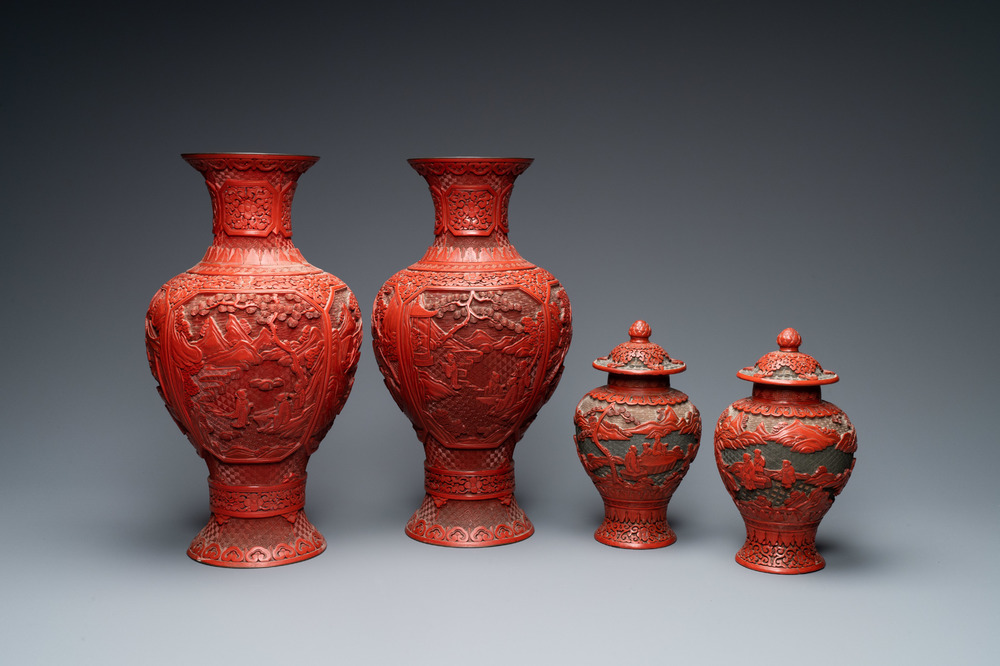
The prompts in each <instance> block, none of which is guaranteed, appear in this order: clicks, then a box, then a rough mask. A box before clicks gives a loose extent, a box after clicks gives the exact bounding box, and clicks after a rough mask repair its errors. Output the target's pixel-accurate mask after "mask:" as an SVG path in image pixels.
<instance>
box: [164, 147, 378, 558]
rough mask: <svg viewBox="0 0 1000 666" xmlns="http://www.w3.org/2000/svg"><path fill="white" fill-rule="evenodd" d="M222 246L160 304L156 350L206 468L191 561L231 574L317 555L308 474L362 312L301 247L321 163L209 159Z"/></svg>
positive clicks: (347, 374) (343, 391)
mask: <svg viewBox="0 0 1000 666" xmlns="http://www.w3.org/2000/svg"><path fill="white" fill-rule="evenodd" d="M184 158H185V159H186V160H187V161H188V162H189V163H190V164H191V165H192V166H194V167H195V168H196V169H198V170H199V171H200V172H201V173H202V174H203V175H204V176H205V181H206V184H207V185H208V189H209V193H210V194H211V198H212V210H213V231H214V240H213V243H212V245H211V246H210V247H209V248H208V251H207V252H206V253H205V256H204V258H203V259H202V260H201V261H200V262H199V263H198V264H197V265H195V266H194V267H193V268H191V269H190V270H188V271H187V272H185V273H182V274H180V275H178V276H177V277H175V278H173V279H172V280H170V281H169V282H167V283H166V284H165V285H163V287H162V288H161V289H160V290H159V291H158V292H157V294H156V295H155V296H154V297H153V300H152V302H151V303H150V306H149V311H148V313H147V315H146V351H147V355H148V358H149V366H150V369H151V370H152V372H153V376H154V377H155V378H156V380H157V382H158V387H157V389H158V390H159V392H160V395H161V396H162V397H163V400H164V402H165V403H166V405H167V409H168V410H169V412H170V414H171V416H173V418H174V421H176V423H177V425H178V426H179V427H180V429H181V431H182V432H183V433H184V434H185V435H187V437H188V439H190V441H191V443H192V444H194V447H195V449H196V450H197V452H198V454H199V455H200V456H202V457H203V458H204V459H205V462H206V463H207V464H208V470H209V477H208V485H209V502H210V507H211V511H212V517H211V519H210V520H209V522H208V525H206V526H205V527H204V528H203V529H202V530H201V532H200V533H199V534H198V536H197V537H195V539H194V541H193V542H192V543H191V547H190V548H189V549H188V555H189V556H191V557H192V558H193V559H195V560H197V561H199V562H204V563H206V564H213V565H216V566H223V567H237V568H240V567H242V568H250V567H268V566H276V565H280V564H289V563H292V562H297V561H300V560H305V559H308V558H310V557H314V556H315V555H318V554H319V553H321V552H322V551H323V550H324V549H325V548H326V541H325V540H324V538H323V536H322V535H321V534H320V533H319V531H318V530H317V529H316V528H315V527H313V525H312V524H311V523H310V522H309V520H308V519H307V518H306V515H305V512H304V510H303V507H304V506H305V482H306V463H307V462H308V460H309V456H310V455H311V454H312V453H313V452H314V451H315V450H316V448H317V447H318V446H319V443H320V441H321V440H322V439H323V437H324V435H325V434H326V432H327V431H328V430H329V429H330V426H331V425H332V424H333V420H334V417H336V415H337V414H338V413H339V412H340V410H341V409H342V408H343V406H344V402H345V401H346V400H347V396H348V394H349V393H350V390H351V385H352V382H353V381H354V371H355V368H356V366H357V362H358V354H359V350H360V345H361V335H362V325H361V315H360V312H359V309H358V305H357V302H356V301H355V299H354V295H353V294H352V293H351V290H350V289H348V287H347V285H345V284H344V283H343V282H342V281H341V280H339V279H338V278H336V277H334V276H333V275H330V274H329V273H324V272H323V271H321V270H320V269H318V268H316V267H315V266H312V265H310V264H309V263H307V262H306V261H305V259H303V257H302V255H301V254H300V253H299V251H298V250H297V249H296V248H295V246H294V245H293V244H292V242H291V235H292V229H291V203H292V195H293V193H294V191H295V187H296V181H297V180H298V177H299V176H300V175H301V174H302V173H303V172H304V171H305V170H306V169H308V168H309V167H310V166H312V165H313V164H314V163H315V162H316V159H317V158H314V157H304V156H289V155H260V154H242V153H237V154H199V155H185V156H184Z"/></svg>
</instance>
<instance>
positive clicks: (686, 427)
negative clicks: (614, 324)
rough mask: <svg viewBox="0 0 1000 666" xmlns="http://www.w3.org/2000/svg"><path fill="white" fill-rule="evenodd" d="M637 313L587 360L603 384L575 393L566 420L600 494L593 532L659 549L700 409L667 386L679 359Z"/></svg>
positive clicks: (665, 542) (610, 541) (695, 440)
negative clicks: (616, 338) (602, 375)
mask: <svg viewBox="0 0 1000 666" xmlns="http://www.w3.org/2000/svg"><path fill="white" fill-rule="evenodd" d="M651 332H652V330H651V329H650V327H649V324H647V323H646V322H644V321H642V320H639V321H637V322H635V323H634V324H632V327H631V328H630V329H629V331H628V334H629V341H628V342H624V343H622V344H620V345H618V346H617V347H615V348H614V350H613V351H612V352H611V354H609V355H608V356H604V357H601V358H599V359H597V360H596V361H594V367H595V368H597V369H598V370H603V371H605V372H607V373H608V383H607V384H606V385H604V386H600V387H598V388H596V389H594V390H593V391H591V392H590V393H588V394H587V395H585V396H584V397H583V399H582V400H581V401H580V404H579V405H577V407H576V416H575V417H574V419H573V422H574V424H575V425H576V437H574V440H575V441H576V448H577V453H578V454H579V456H580V462H582V463H583V467H584V469H585V470H587V474H589V475H590V478H591V480H592V481H593V482H594V485H595V486H597V490H598V492H600V493H601V498H602V499H603V500H604V522H602V523H601V525H600V527H598V528H597V531H596V532H595V533H594V538H595V539H597V540H598V541H600V542H601V543H605V544H607V545H609V546H616V547H618V548H662V547H663V546H669V545H670V544H672V543H673V542H674V541H676V540H677V536H676V535H675V534H674V531H673V530H672V529H670V525H669V524H667V503H668V502H670V498H671V497H672V496H673V494H674V491H675V490H676V489H677V486H678V485H680V482H681V479H683V478H684V475H685V474H686V473H687V470H688V467H689V466H690V465H691V461H692V460H694V457H695V455H697V453H698V444H699V440H700V439H701V416H699V414H698V410H697V409H696V408H695V406H694V405H693V404H691V401H690V400H688V397H687V396H686V395H685V394H683V393H681V392H680V391H678V390H677V389H675V388H671V386H670V375H672V374H675V373H678V372H683V371H684V370H685V369H686V367H687V366H686V365H685V364H684V362H683V361H678V360H675V359H672V358H670V356H668V355H667V353H666V352H665V351H664V350H663V347H661V346H660V345H657V344H654V343H652V342H650V341H649V336H650V333H651Z"/></svg>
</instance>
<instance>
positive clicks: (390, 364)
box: [372, 158, 572, 547]
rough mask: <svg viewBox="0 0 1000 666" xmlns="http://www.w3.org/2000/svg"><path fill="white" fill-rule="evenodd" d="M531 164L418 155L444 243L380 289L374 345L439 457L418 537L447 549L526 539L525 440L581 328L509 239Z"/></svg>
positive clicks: (413, 526) (403, 404)
mask: <svg viewBox="0 0 1000 666" xmlns="http://www.w3.org/2000/svg"><path fill="white" fill-rule="evenodd" d="M530 163H531V160H527V159H464V158H444V159H426V160H410V164H411V165H412V166H413V167H414V169H416V171H417V172H418V173H419V174H420V175H422V176H423V177H424V178H425V179H426V180H427V182H428V185H429V187H430V192H431V195H432V197H433V199H434V209H435V220H434V236H435V238H434V243H433V245H431V247H430V248H428V250H427V252H426V253H425V255H424V257H423V258H422V259H421V260H420V261H418V262H417V263H415V264H413V265H411V266H410V267H409V268H406V269H404V270H402V271H400V272H398V273H396V274H395V275H393V276H392V277H391V278H389V280H388V281H387V282H386V283H385V284H384V285H383V287H382V289H381V290H380V291H379V293H378V295H377V297H376V299H375V304H374V307H373V311H372V344H373V345H374V349H375V358H376V359H377V361H378V366H379V369H380V370H381V372H382V374H383V376H384V378H385V383H386V386H387V387H388V388H389V391H390V393H391V394H392V396H393V398H394V399H395V400H396V403H397V404H398V405H399V406H400V408H401V409H402V410H403V411H404V412H405V413H406V415H407V416H408V417H409V419H410V421H411V422H412V423H413V427H414V429H415V430H416V432H417V436H418V437H419V439H420V440H421V442H423V445H424V453H425V458H426V460H425V463H424V470H425V477H424V478H425V484H424V486H425V491H426V495H425V497H424V500H423V503H422V504H421V506H420V508H419V509H417V511H416V512H415V513H414V514H413V516H412V518H411V519H410V520H409V522H408V523H407V525H406V534H407V535H409V536H410V537H412V538H414V539H416V540H418V541H423V542H426V543H432V544H437V545H443V546H458V547H476V546H492V545H500V544H505V543H512V542H515V541H520V540H522V539H525V538H527V537H528V536H530V535H531V533H532V532H533V530H534V528H533V527H532V525H531V522H530V521H529V520H528V518H527V517H526V516H525V515H524V512H523V511H522V510H521V508H520V507H519V506H518V504H517V501H516V500H515V499H514V467H513V451H514V445H515V444H516V443H517V441H518V440H519V439H520V438H521V436H522V435H523V434H524V432H525V430H526V429H527V427H528V425H529V424H530V423H531V421H532V419H534V417H535V415H536V413H537V412H538V409H539V408H540V407H541V406H542V404H543V403H544V402H545V401H546V400H548V398H549V396H550V395H551V394H552V391H554V390H555V387H556V384H557V383H558V380H559V376H560V374H561V373H562V367H563V358H564V357H565V355H566V350H567V349H568V347H569V343H570V337H571V335H572V326H571V319H572V316H571V312H570V303H569V299H568V297H567V296H566V292H565V290H564V289H563V288H562V286H561V285H560V284H559V282H558V281H557V280H556V279H555V278H554V277H553V276H552V275H551V274H550V273H548V272H547V271H545V270H543V269H541V268H538V267H537V266H535V265H534V264H531V263H530V262H528V261H526V260H524V259H523V258H522V257H521V256H520V255H519V254H518V252H517V250H515V249H514V247H513V246H512V245H511V244H510V241H509V240H508V237H507V204H508V201H509V199H510V193H511V188H512V187H513V184H514V179H515V178H516V177H517V176H518V175H519V174H521V173H522V172H523V171H524V170H525V169H526V168H527V167H528V165H529V164H530Z"/></svg>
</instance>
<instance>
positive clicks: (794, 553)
mask: <svg viewBox="0 0 1000 666" xmlns="http://www.w3.org/2000/svg"><path fill="white" fill-rule="evenodd" d="M746 526H747V540H746V542H745V543H744V544H743V547H742V548H740V550H739V552H737V553H736V562H737V563H738V564H741V565H743V566H745V567H746V568H748V569H753V570H754V571H762V572H764V573H774V574H803V573H810V572H813V571H819V570H820V569H822V568H823V567H825V566H826V560H824V559H823V556H822V555H820V554H819V551H817V550H816V528H817V526H818V524H813V525H806V526H800V525H791V526H788V525H784V524H770V525H765V524H756V523H751V522H749V521H747V523H746Z"/></svg>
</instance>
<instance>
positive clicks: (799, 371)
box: [736, 328, 840, 386]
mask: <svg viewBox="0 0 1000 666" xmlns="http://www.w3.org/2000/svg"><path fill="white" fill-rule="evenodd" d="M801 344H802V336H801V335H799V332H798V331H796V330H795V329H794V328H786V329H785V330H783V331H782V332H781V333H779V334H778V351H773V352H769V353H767V354H764V355H763V356H761V357H760V360H759V361H757V365H754V366H752V367H749V368H743V369H742V370H740V371H739V372H737V373H736V376H737V377H739V378H740V379H745V380H747V381H750V382H756V383H758V384H774V385H777V386H819V385H820V384H832V383H834V382H835V381H838V380H839V379H840V377H838V376H837V373H836V372H830V371H829V370H824V369H823V368H822V367H820V364H819V361H817V360H816V359H814V358H813V357H812V356H810V355H809V354H803V353H802V352H800V351H799V345H801Z"/></svg>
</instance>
